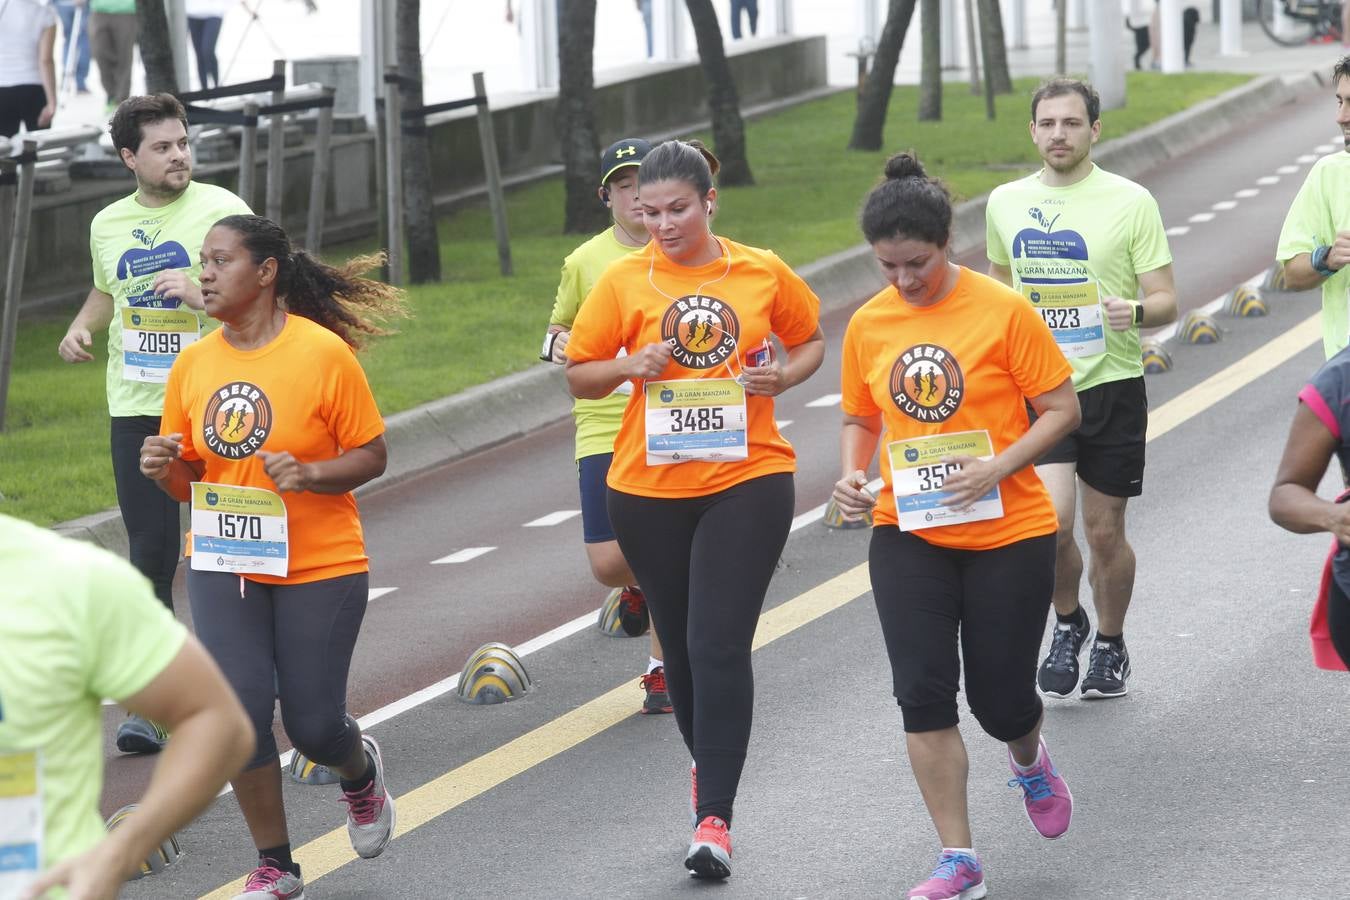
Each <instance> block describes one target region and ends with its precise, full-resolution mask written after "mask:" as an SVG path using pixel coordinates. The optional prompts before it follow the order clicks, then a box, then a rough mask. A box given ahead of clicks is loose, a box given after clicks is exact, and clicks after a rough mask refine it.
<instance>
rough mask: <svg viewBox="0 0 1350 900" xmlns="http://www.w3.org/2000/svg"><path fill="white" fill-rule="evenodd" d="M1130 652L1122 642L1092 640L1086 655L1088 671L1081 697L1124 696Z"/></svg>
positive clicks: (1128, 672) (1128, 674)
mask: <svg viewBox="0 0 1350 900" xmlns="http://www.w3.org/2000/svg"><path fill="white" fill-rule="evenodd" d="M1129 677H1130V654H1129V651H1128V650H1126V649H1125V645H1124V644H1120V645H1116V644H1112V643H1111V642H1110V641H1094V642H1093V644H1092V655H1091V656H1089V657H1088V673H1087V677H1085V678H1084V679H1083V697H1084V698H1087V699H1096V698H1105V697H1124V696H1125V695H1126V694H1127V693H1128V692H1129V691H1128V689H1127V688H1126V687H1125V679H1127V678H1129Z"/></svg>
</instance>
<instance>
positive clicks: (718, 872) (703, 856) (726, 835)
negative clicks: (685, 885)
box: [684, 816, 731, 878]
mask: <svg viewBox="0 0 1350 900" xmlns="http://www.w3.org/2000/svg"><path fill="white" fill-rule="evenodd" d="M684 867H685V868H686V869H688V870H689V871H690V872H691V873H693V876H694V877H695V878H729V877H730V876H731V826H729V825H727V823H726V822H723V821H722V820H721V819H719V818H717V816H704V817H703V821H702V822H699V823H698V827H697V828H695V829H694V841H693V843H691V844H690V845H689V853H688V855H686V856H685V858H684Z"/></svg>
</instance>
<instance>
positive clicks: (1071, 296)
mask: <svg viewBox="0 0 1350 900" xmlns="http://www.w3.org/2000/svg"><path fill="white" fill-rule="evenodd" d="M1100 109H1101V102H1100V100H1099V99H1098V97H1097V92H1096V91H1095V90H1093V88H1092V86H1091V85H1088V84H1086V83H1084V82H1082V81H1075V80H1072V79H1067V78H1056V79H1052V80H1051V81H1048V82H1046V83H1045V84H1043V85H1042V86H1041V87H1040V89H1038V90H1037V91H1036V93H1035V95H1034V96H1033V97H1032V100H1031V137H1032V140H1033V141H1034V142H1035V144H1036V149H1037V151H1038V152H1039V153H1040V156H1041V159H1042V161H1043V162H1044V163H1045V166H1044V167H1043V168H1042V169H1041V170H1040V171H1039V172H1037V173H1035V174H1034V175H1029V176H1027V177H1026V178H1022V179H1020V180H1018V181H1014V182H1011V183H1009V184H1005V185H1001V186H1000V187H998V188H995V189H994V191H993V193H991V194H990V195H989V205H988V208H987V210H986V213H985V215H986V219H987V229H988V234H987V240H986V249H985V252H986V253H987V254H988V256H989V273H990V274H991V275H993V276H994V277H995V278H998V279H999V280H1001V281H1003V282H1004V283H1005V284H1008V285H1011V286H1012V287H1013V288H1015V289H1017V290H1019V291H1021V293H1022V294H1023V296H1025V297H1026V298H1027V300H1028V301H1030V302H1031V303H1032V304H1033V305H1035V306H1036V308H1037V309H1038V310H1039V311H1040V313H1041V316H1042V318H1044V320H1045V322H1046V324H1047V325H1049V326H1050V330H1051V333H1053V334H1054V336H1055V340H1056V342H1058V344H1059V346H1060V348H1061V349H1062V350H1063V351H1064V354H1065V356H1067V357H1068V359H1069V362H1070V364H1071V365H1072V366H1073V383H1074V389H1075V390H1076V391H1077V392H1078V402H1079V405H1080V406H1081V407H1082V411H1083V421H1082V424H1081V425H1080V426H1079V427H1078V428H1077V429H1076V430H1075V431H1074V432H1072V433H1071V434H1070V435H1069V436H1068V437H1066V438H1065V439H1064V440H1063V441H1062V442H1060V443H1059V444H1058V445H1056V446H1055V447H1053V448H1052V449H1051V450H1050V451H1049V452H1048V453H1046V455H1045V456H1043V457H1042V458H1041V459H1039V460H1037V464H1036V473H1037V474H1038V475H1039V476H1040V478H1041V480H1042V481H1043V482H1044V483H1045V486H1046V487H1047V488H1048V489H1049V491H1050V496H1051V498H1052V499H1053V500H1054V503H1055V512H1056V514H1057V515H1058V516H1059V544H1058V552H1057V557H1056V560H1057V561H1056V566H1055V594H1054V604H1055V613H1056V618H1057V620H1058V621H1057V622H1056V625H1055V630H1054V632H1053V634H1052V641H1051V645H1050V652H1049V654H1048V655H1047V656H1046V659H1045V662H1044V663H1043V664H1042V665H1041V668H1040V671H1039V673H1038V676H1037V682H1038V683H1039V685H1040V687H1041V690H1042V691H1044V692H1045V693H1047V694H1049V695H1051V696H1055V697H1068V696H1069V695H1070V694H1071V693H1072V692H1073V690H1074V688H1076V687H1078V654H1079V651H1080V650H1081V649H1082V646H1083V643H1084V642H1085V641H1086V640H1087V636H1088V634H1089V632H1090V631H1091V627H1090V622H1089V620H1088V616H1087V613H1086V612H1084V611H1083V608H1082V607H1081V606H1080V605H1079V603H1078V583H1079V580H1080V579H1081V578H1082V574H1083V555H1082V553H1081V552H1080V551H1079V549H1078V544H1077V541H1076V540H1075V539H1074V533H1073V527H1074V514H1075V511H1076V507H1077V506H1078V504H1079V498H1080V497H1081V503H1082V510H1083V531H1084V533H1085V535H1086V536H1087V543H1088V550H1089V552H1090V554H1091V564H1090V566H1089V567H1088V583H1089V584H1090V585H1091V586H1092V602H1093V606H1094V607H1095V608H1096V611H1097V635H1096V638H1095V640H1094V641H1093V643H1092V652H1091V654H1090V656H1089V660H1088V672H1087V675H1086V676H1085V677H1084V678H1083V683H1082V689H1081V693H1082V695H1083V696H1084V697H1119V696H1123V695H1124V694H1125V693H1126V685H1125V682H1126V679H1127V678H1129V675H1130V656H1129V653H1128V652H1127V651H1126V649H1125V613H1126V610H1127V609H1128V608H1129V605H1130V597H1131V595H1132V594H1133V592H1134V571H1135V557H1134V550H1133V549H1132V548H1131V547H1130V545H1129V542H1128V541H1127V540H1126V538H1125V506H1126V503H1127V501H1128V499H1129V498H1130V497H1136V496H1138V495H1139V494H1140V493H1142V491H1143V483H1144V441H1145V433H1146V432H1147V430H1148V396H1147V394H1146V393H1145V390H1144V369H1143V365H1142V363H1141V360H1140V346H1139V329H1140V327H1145V328H1153V327H1157V326H1159V325H1166V324H1167V323H1168V322H1171V321H1173V320H1174V319H1175V318H1176V316H1177V300H1176V288H1175V286H1174V284H1173V280H1172V254H1171V251H1170V250H1168V247H1167V236H1166V234H1165V232H1164V230H1163V224H1162V217H1161V216H1160V215H1159V213H1158V204H1157V202H1156V201H1155V200H1154V199H1153V197H1152V196H1151V195H1150V194H1149V192H1148V191H1147V190H1146V189H1144V188H1143V187H1142V186H1140V185H1138V184H1135V183H1134V182H1132V181H1129V180H1128V179H1125V178H1121V177H1120V176H1118V175H1113V174H1111V173H1110V172H1105V171H1103V170H1102V169H1100V168H1098V167H1097V166H1096V164H1094V163H1093V162H1092V145H1093V144H1094V143H1096V141H1097V138H1098V136H1099V135H1100V134H1101V127H1102V126H1101V119H1100V116H1099V112H1100ZM1141 292H1142V299H1137V298H1138V297H1139V296H1140V294H1141Z"/></svg>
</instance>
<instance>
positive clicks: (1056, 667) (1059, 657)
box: [1036, 616, 1092, 699]
mask: <svg viewBox="0 0 1350 900" xmlns="http://www.w3.org/2000/svg"><path fill="white" fill-rule="evenodd" d="M1091 628H1092V625H1091V623H1089V622H1088V618H1087V616H1083V624H1082V625H1073V624H1070V623H1067V622H1060V621H1059V620H1056V621H1055V630H1054V632H1053V633H1052V634H1051V636H1050V652H1049V653H1047V654H1046V655H1045V662H1043V663H1041V668H1040V671H1039V672H1037V673H1036V683H1037V684H1038V685H1040V687H1041V690H1042V691H1043V692H1044V693H1046V694H1049V695H1050V696H1051V697H1059V698H1060V699H1064V698H1066V697H1068V696H1070V695H1071V694H1072V693H1073V689H1074V688H1076V687H1078V653H1079V651H1080V650H1082V649H1083V642H1084V641H1086V640H1087V636H1088V631H1089V630H1091Z"/></svg>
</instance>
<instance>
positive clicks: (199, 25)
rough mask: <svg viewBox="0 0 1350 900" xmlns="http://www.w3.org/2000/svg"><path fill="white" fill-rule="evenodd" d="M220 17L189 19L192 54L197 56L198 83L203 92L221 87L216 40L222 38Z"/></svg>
mask: <svg viewBox="0 0 1350 900" xmlns="http://www.w3.org/2000/svg"><path fill="white" fill-rule="evenodd" d="M220 23H221V17H220V16H210V17H208V18H204V19H199V18H195V17H189V18H188V20H187V24H188V33H189V34H190V35H191V36H192V52H193V53H194V54H196V56H197V81H198V82H199V83H200V84H201V86H202V90H206V89H207V88H210V87H219V86H220V64H219V63H218V62H217V61H216V39H217V38H219V37H220Z"/></svg>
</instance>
